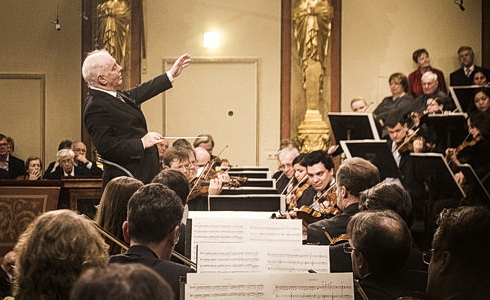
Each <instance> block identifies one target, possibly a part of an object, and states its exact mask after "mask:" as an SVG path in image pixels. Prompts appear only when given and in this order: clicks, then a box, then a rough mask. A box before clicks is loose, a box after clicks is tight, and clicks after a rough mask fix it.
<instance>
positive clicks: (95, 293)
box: [70, 264, 174, 300]
mask: <svg viewBox="0 0 490 300" xmlns="http://www.w3.org/2000/svg"><path fill="white" fill-rule="evenodd" d="M113 299H119V300H172V299H174V292H173V291H172V288H171V287H170V285H169V284H168V283H167V282H166V281H165V280H164V279H163V278H162V277H160V275H158V274H157V273H156V272H155V271H153V270H152V269H151V268H149V267H147V266H144V265H141V264H125V265H122V264H110V265H109V266H107V267H105V268H104V269H90V270H87V271H85V272H84V273H83V274H82V275H81V276H80V278H79V279H78V280H77V282H75V284H74V285H73V289H72V291H71V295H70V300H113Z"/></svg>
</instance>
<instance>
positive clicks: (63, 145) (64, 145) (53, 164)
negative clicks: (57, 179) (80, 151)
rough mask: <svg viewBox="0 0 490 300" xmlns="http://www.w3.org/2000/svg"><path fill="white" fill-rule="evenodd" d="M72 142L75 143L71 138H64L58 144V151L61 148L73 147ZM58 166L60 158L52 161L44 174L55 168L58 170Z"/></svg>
mask: <svg viewBox="0 0 490 300" xmlns="http://www.w3.org/2000/svg"><path fill="white" fill-rule="evenodd" d="M72 144H73V142H72V141H70V140H63V141H61V142H60V143H59V144H58V151H60V150H61V149H71V145H72ZM57 166H59V164H58V160H55V161H53V162H50V163H49V165H48V167H47V168H46V171H45V172H44V174H48V173H51V172H54V170H56V167H57Z"/></svg>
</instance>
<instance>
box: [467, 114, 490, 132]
mask: <svg viewBox="0 0 490 300" xmlns="http://www.w3.org/2000/svg"><path fill="white" fill-rule="evenodd" d="M468 118H469V120H470V124H471V125H472V126H474V127H476V128H477V129H478V131H480V134H481V135H482V137H483V138H484V139H490V115H489V114H488V113H487V112H483V111H474V112H473V113H471V114H470V115H469V117H468Z"/></svg>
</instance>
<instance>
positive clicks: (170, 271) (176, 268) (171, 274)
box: [109, 246, 194, 300]
mask: <svg viewBox="0 0 490 300" xmlns="http://www.w3.org/2000/svg"><path fill="white" fill-rule="evenodd" d="M109 263H121V264H131V263H137V264H143V265H145V266H147V267H150V268H152V269H153V270H155V271H156V272H157V273H158V274H160V276H162V277H163V279H165V280H166V281H167V282H168V283H169V284H170V286H171V287H172V289H173V290H174V293H175V299H176V300H178V299H179V297H180V285H179V278H180V277H181V276H183V277H185V276H186V274H187V273H193V272H194V271H193V270H192V269H191V268H189V267H187V266H184V265H181V264H178V263H174V262H172V261H168V260H161V259H159V258H158V256H157V255H156V254H155V252H153V251H152V250H151V249H150V248H147V247H145V246H131V247H129V249H128V251H127V252H126V253H124V254H118V255H113V256H111V258H110V260H109Z"/></svg>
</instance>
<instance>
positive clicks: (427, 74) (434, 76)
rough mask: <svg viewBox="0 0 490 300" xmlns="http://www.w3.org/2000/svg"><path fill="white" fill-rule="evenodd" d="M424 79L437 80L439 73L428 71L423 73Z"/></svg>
mask: <svg viewBox="0 0 490 300" xmlns="http://www.w3.org/2000/svg"><path fill="white" fill-rule="evenodd" d="M422 80H430V81H437V74H436V73H434V72H431V71H427V72H425V73H424V74H423V75H422Z"/></svg>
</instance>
